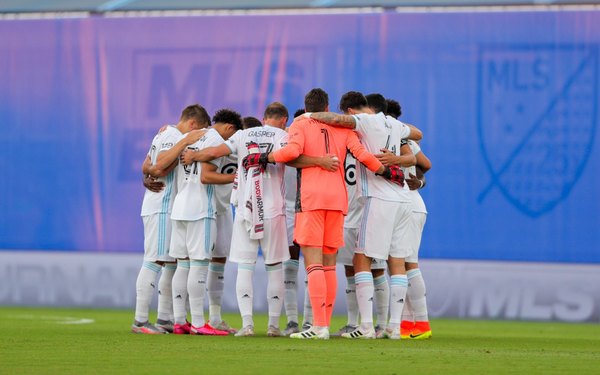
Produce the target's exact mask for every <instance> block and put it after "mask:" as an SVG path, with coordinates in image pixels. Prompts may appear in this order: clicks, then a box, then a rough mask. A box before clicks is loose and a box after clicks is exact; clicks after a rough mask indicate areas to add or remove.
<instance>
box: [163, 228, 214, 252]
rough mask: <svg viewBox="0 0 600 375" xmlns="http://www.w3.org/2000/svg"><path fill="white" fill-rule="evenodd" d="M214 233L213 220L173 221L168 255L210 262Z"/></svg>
mask: <svg viewBox="0 0 600 375" xmlns="http://www.w3.org/2000/svg"><path fill="white" fill-rule="evenodd" d="M216 233H217V223H216V220H215V219H209V218H204V219H200V220H194V221H183V220H173V233H172V235H171V251H170V253H169V255H170V256H172V257H173V258H179V259H182V258H190V259H192V260H210V259H211V258H212V255H213V251H214V247H215V240H216Z"/></svg>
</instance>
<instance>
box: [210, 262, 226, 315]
mask: <svg viewBox="0 0 600 375" xmlns="http://www.w3.org/2000/svg"><path fill="white" fill-rule="evenodd" d="M224 273H225V264H223V263H213V262H211V263H210V264H209V265H208V281H207V283H206V288H207V293H208V311H209V321H210V324H211V325H212V326H213V327H214V326H216V325H218V324H219V323H221V321H222V320H223V318H221V305H222V303H223V289H224V288H225V277H224V276H223V274H224Z"/></svg>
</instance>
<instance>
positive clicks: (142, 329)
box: [131, 320, 163, 335]
mask: <svg viewBox="0 0 600 375" xmlns="http://www.w3.org/2000/svg"><path fill="white" fill-rule="evenodd" d="M131 332H133V333H143V334H145V335H162V334H163V332H162V331H161V330H160V329H158V328H156V327H155V326H154V325H153V324H152V323H150V322H145V323H141V322H138V321H137V320H135V321H134V322H133V324H132V325H131Z"/></svg>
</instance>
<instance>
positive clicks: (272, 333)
mask: <svg viewBox="0 0 600 375" xmlns="http://www.w3.org/2000/svg"><path fill="white" fill-rule="evenodd" d="M267 336H268V337H281V336H283V335H282V334H281V330H280V329H279V328H277V327H275V326H269V328H267Z"/></svg>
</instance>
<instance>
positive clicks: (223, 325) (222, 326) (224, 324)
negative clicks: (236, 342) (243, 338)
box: [211, 320, 237, 334]
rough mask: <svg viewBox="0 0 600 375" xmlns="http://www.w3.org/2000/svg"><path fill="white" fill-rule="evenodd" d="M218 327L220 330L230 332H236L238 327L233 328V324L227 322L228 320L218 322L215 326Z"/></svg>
mask: <svg viewBox="0 0 600 375" xmlns="http://www.w3.org/2000/svg"><path fill="white" fill-rule="evenodd" d="M211 325H212V324H211ZM214 327H215V328H216V329H218V330H219V331H227V332H229V333H230V334H232V333H236V332H237V329H235V328H231V326H230V325H229V324H227V322H226V321H224V320H221V323H219V324H217V325H216V326H214Z"/></svg>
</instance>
